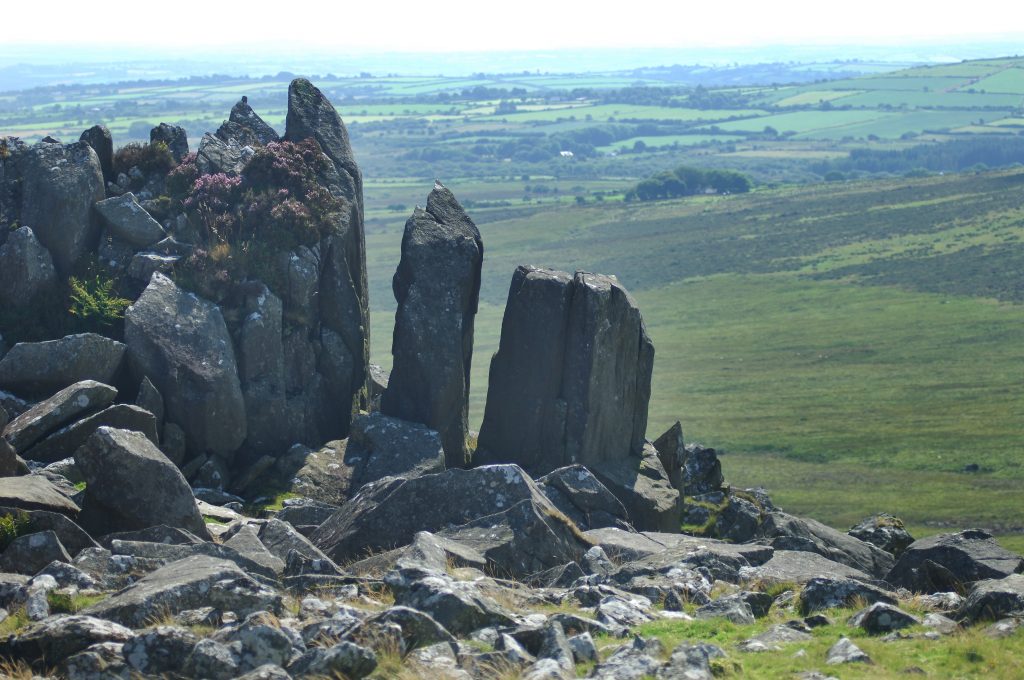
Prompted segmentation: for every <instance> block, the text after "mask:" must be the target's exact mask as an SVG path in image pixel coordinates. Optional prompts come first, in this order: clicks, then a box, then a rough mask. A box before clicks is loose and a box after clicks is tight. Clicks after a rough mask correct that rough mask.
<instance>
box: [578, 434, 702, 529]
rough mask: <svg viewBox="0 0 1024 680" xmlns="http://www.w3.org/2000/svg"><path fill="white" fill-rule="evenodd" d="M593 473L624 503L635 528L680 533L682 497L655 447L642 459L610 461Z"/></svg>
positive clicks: (646, 448)
mask: <svg viewBox="0 0 1024 680" xmlns="http://www.w3.org/2000/svg"><path fill="white" fill-rule="evenodd" d="M592 470H593V472H594V474H595V475H596V476H597V478H598V479H599V480H601V482H602V483H603V484H604V485H605V486H606V487H607V488H608V490H609V491H611V492H612V493H613V494H614V495H615V496H616V497H617V498H618V499H619V500H620V501H622V504H623V505H624V506H625V508H626V512H627V514H628V515H629V519H630V523H631V524H632V525H633V527H634V528H636V529H639V530H640V531H659V532H664V533H673V532H678V531H679V526H680V517H681V514H682V497H681V496H680V493H679V490H678V489H676V488H675V487H674V486H672V482H671V480H670V479H669V477H668V474H667V473H666V472H665V468H664V467H662V465H661V460H660V459H659V457H658V452H657V451H656V450H655V448H654V447H653V446H652V445H651V444H644V448H643V450H642V452H641V453H640V455H638V456H633V455H631V456H626V457H623V458H618V459H614V460H606V461H604V462H602V463H599V464H597V465H595V466H593V467H592Z"/></svg>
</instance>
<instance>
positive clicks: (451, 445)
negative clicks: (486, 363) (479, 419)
mask: <svg viewBox="0 0 1024 680" xmlns="http://www.w3.org/2000/svg"><path fill="white" fill-rule="evenodd" d="M482 262H483V243H482V242H481V240H480V232H479V230H477V228H476V225H475V224H473V221H472V220H471V219H470V218H469V216H468V215H466V213H465V211H464V210H463V209H462V206H460V205H459V203H458V201H456V200H455V196H454V195H452V193H451V192H450V191H449V190H448V189H446V188H444V187H443V186H442V185H441V184H436V185H435V186H434V190H433V191H432V192H431V193H430V196H429V197H428V198H427V208H426V210H421V209H417V210H416V212H414V213H413V215H412V217H410V218H409V221H408V222H406V224H405V235H404V236H403V238H402V260H401V262H400V263H399V265H398V271H397V272H395V277H394V279H393V282H392V287H393V289H394V292H395V299H396V300H397V301H398V310H397V311H396V312H395V333H394V340H393V342H392V346H391V354H392V355H393V356H394V365H393V367H392V370H391V378H390V381H389V383H388V387H387V390H385V392H384V396H383V398H382V400H381V410H382V411H383V412H384V413H386V414H387V415H390V416H394V417H396V418H402V419H404V420H409V421H412V422H417V423H423V424H424V425H426V426H427V427H429V428H431V429H433V430H436V431H437V432H438V433H440V435H441V438H442V441H443V443H444V450H445V461H446V464H447V465H448V467H457V466H461V465H465V464H466V462H467V458H468V450H467V447H466V435H467V434H468V431H469V426H468V409H469V372H470V365H471V363H472V358H473V320H474V318H475V316H476V311H477V305H478V302H479V297H480V268H481V265H482Z"/></svg>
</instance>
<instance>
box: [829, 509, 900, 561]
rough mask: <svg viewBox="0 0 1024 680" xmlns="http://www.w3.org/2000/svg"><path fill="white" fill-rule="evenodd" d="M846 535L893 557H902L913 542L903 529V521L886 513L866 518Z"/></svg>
mask: <svg viewBox="0 0 1024 680" xmlns="http://www.w3.org/2000/svg"><path fill="white" fill-rule="evenodd" d="M846 533H848V534H850V535H851V536H853V537H854V538H856V539H858V540H861V541H866V542H868V543H871V544H872V545H875V546H878V547H879V548H881V549H882V550H884V551H885V552H887V553H889V554H890V555H892V556H893V557H899V556H900V555H902V554H903V551H904V550H906V549H907V546H909V545H910V544H911V543H913V542H914V537H913V536H911V535H910V534H909V533H908V532H907V530H906V529H905V528H904V527H903V521H902V520H901V519H899V518H898V517H894V516H892V515H890V514H889V513H886V512H882V513H879V514H877V515H872V516H871V517H868V518H867V519H865V520H863V521H861V522H860V523H859V524H857V526H855V527H853V528H852V529H850V530H849V531H848V532H846Z"/></svg>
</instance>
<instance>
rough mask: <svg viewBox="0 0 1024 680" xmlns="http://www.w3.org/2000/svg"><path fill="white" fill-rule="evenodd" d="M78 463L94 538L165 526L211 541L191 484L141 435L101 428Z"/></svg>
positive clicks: (88, 526)
mask: <svg viewBox="0 0 1024 680" xmlns="http://www.w3.org/2000/svg"><path fill="white" fill-rule="evenodd" d="M75 462H76V463H77V464H78V467H79V468H80V469H81V471H82V474H83V475H84V476H85V480H86V484H87V486H86V491H85V499H84V501H83V502H82V515H81V522H82V524H83V526H84V527H85V528H86V529H87V530H89V531H90V532H91V533H94V534H106V533H111V532H114V531H126V530H132V529H143V528H145V527H150V526H156V525H158V524H166V525H168V526H172V527H180V528H182V529H185V530H187V531H191V532H192V533H194V534H196V535H197V536H200V537H202V538H207V539H208V538H209V536H210V534H209V532H208V531H207V529H206V524H205V523H204V522H203V518H202V515H200V514H199V509H198V508H197V507H196V502H195V497H194V496H193V495H192V489H191V487H189V485H188V482H186V481H185V478H184V477H183V476H182V474H181V472H180V471H179V470H178V468H177V467H176V466H175V465H174V463H172V462H171V461H170V460H168V459H167V456H165V455H164V454H163V453H161V452H160V449H158V448H157V447H156V445H155V444H153V442H151V441H150V440H148V439H146V437H145V436H144V435H143V434H142V433H139V432H131V431H129V430H118V429H114V428H110V427H100V428H99V429H97V430H96V431H95V432H94V433H93V434H92V436H90V437H89V439H88V441H87V442H86V443H85V445H83V446H82V447H81V448H79V449H78V451H76V452H75Z"/></svg>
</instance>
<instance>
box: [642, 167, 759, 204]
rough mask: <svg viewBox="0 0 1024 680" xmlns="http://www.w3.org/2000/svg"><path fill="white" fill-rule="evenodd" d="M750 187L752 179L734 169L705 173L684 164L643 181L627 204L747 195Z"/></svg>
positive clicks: (706, 171)
mask: <svg viewBox="0 0 1024 680" xmlns="http://www.w3.org/2000/svg"><path fill="white" fill-rule="evenodd" d="M750 187H751V182H750V178H749V177H747V176H746V175H744V174H742V173H739V172H735V171H733V170H701V169H699V168H692V167H689V166H686V165H681V166H679V167H678V168H676V169H675V170H666V171H664V172H659V173H658V174H656V175H654V176H652V177H648V178H647V179H645V180H643V181H641V182H640V183H639V184H637V185H636V186H635V187H634V188H632V189H630V190H629V191H627V192H626V201H627V202H631V201H655V200H658V199H661V198H678V197H680V196H693V195H695V194H704V193H709V192H713V193H716V194H745V193H746V192H748V191H750Z"/></svg>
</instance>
